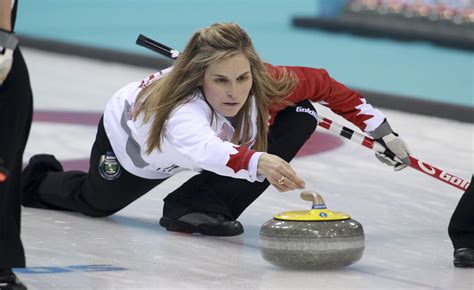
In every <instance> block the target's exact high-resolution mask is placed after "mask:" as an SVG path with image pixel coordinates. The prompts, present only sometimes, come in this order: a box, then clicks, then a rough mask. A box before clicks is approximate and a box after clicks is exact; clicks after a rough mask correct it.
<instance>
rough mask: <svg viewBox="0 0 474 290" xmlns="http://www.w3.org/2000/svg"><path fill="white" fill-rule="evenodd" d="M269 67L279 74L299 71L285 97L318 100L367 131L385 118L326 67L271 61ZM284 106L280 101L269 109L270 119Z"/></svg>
mask: <svg viewBox="0 0 474 290" xmlns="http://www.w3.org/2000/svg"><path fill="white" fill-rule="evenodd" d="M267 69H268V70H269V72H270V73H271V74H273V75H274V76H275V77H277V78H278V77H279V76H280V75H281V74H282V72H283V70H284V69H286V70H287V71H288V72H292V73H294V74H295V75H296V77H297V80H298V82H297V84H296V87H295V89H294V90H293V91H292V92H291V93H290V94H289V95H288V96H287V97H286V98H285V100H287V101H290V102H292V103H299V102H301V101H303V100H311V101H313V102H318V103H320V104H321V105H324V106H326V107H329V108H330V109H331V111H333V112H334V113H336V114H338V115H340V116H342V117H343V118H344V119H346V120H348V121H349V122H351V123H353V124H354V125H356V126H357V127H359V128H360V129H361V130H363V131H366V132H370V131H373V130H374V129H375V128H377V127H378V126H379V125H380V124H381V123H382V122H383V120H384V118H385V116H384V115H383V114H382V112H380V111H379V110H377V109H374V108H373V107H372V106H371V105H370V104H367V102H366V100H365V99H364V98H363V97H362V96H361V95H360V94H359V93H357V92H356V91H353V90H351V89H349V88H347V87H346V86H344V85H343V84H341V83H339V82H337V81H336V80H334V79H333V78H331V77H330V76H329V74H328V73H327V71H326V70H324V69H316V68H308V67H293V66H272V65H269V64H268V65H267ZM285 107H286V106H284V105H280V106H274V107H272V108H271V109H270V116H271V122H272V121H273V118H274V117H275V115H276V114H277V113H278V112H279V111H281V110H283V109H284V108H285Z"/></svg>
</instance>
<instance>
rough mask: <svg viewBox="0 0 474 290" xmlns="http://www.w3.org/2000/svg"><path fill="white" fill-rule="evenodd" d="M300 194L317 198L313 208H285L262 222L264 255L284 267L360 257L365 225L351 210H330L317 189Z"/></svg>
mask: <svg viewBox="0 0 474 290" xmlns="http://www.w3.org/2000/svg"><path fill="white" fill-rule="evenodd" d="M300 196H301V198H302V199H303V200H306V201H312V202H313V206H312V208H311V210H306V211H287V212H282V213H279V214H276V215H275V216H274V217H273V219H271V220H268V221H266V222H265V223H264V224H263V225H262V227H261V229H260V250H261V253H262V257H263V258H264V259H265V260H267V261H268V262H270V263H272V264H274V265H277V266H280V267H285V268H295V269H320V270H323V269H334V268H340V267H345V266H348V265H351V264H353V263H355V262H357V261H358V260H360V258H362V254H363V252H364V230H363V228H362V225H361V224H360V223H359V222H357V221H356V220H354V219H351V216H350V215H348V214H345V213H340V212H336V211H330V210H328V209H327V208H326V205H325V203H324V201H323V199H322V197H321V196H320V195H319V194H318V193H316V192H311V191H303V192H302V193H301V195H300Z"/></svg>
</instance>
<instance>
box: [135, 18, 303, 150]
mask: <svg viewBox="0 0 474 290" xmlns="http://www.w3.org/2000/svg"><path fill="white" fill-rule="evenodd" d="M239 53H242V54H243V55H244V56H245V57H247V59H248V60H249V62H250V70H251V74H252V78H253V84H252V89H251V90H250V94H251V95H252V94H253V95H254V96H255V102H256V107H257V114H258V117H257V135H256V139H255V143H254V145H253V148H254V149H255V150H257V151H266V150H267V134H268V119H269V113H268V110H269V107H270V106H271V105H272V104H274V103H277V102H280V101H282V100H283V98H284V97H285V96H286V95H288V94H289V93H290V92H291V90H292V89H293V88H294V86H295V83H296V78H295V77H294V76H293V75H290V74H288V73H287V72H286V71H284V72H283V73H282V74H281V75H280V76H279V77H276V76H273V75H271V74H270V73H269V72H268V71H267V69H266V68H265V64H264V63H263V62H262V60H261V59H260V57H259V56H258V54H257V52H256V51H255V49H254V47H253V45H252V41H251V39H250V37H249V36H248V35H247V33H246V32H245V31H244V30H243V29H242V28H240V26H239V25H237V24H234V23H216V24H212V25H211V26H209V27H206V28H202V29H200V30H199V31H197V32H195V33H194V34H193V36H192V37H191V39H190V40H189V42H188V44H187V45H186V48H185V49H184V50H183V51H182V53H181V54H180V56H179V58H178V59H177V60H176V62H175V64H174V66H173V69H172V70H171V72H170V73H169V74H168V75H167V76H165V77H163V78H162V79H160V80H158V81H155V82H153V83H151V84H150V85H149V86H147V87H146V88H145V89H143V90H142V91H141V92H140V94H139V96H138V98H137V104H139V105H138V107H137V111H136V112H135V113H136V115H138V114H140V113H143V121H144V122H145V123H147V122H150V121H151V122H152V124H151V128H150V133H149V136H148V139H147V153H151V151H153V149H158V150H160V149H161V147H160V146H161V142H162V139H163V135H164V129H165V126H166V121H167V120H168V118H169V116H170V114H171V113H172V111H173V110H174V109H175V108H176V107H177V106H179V105H181V104H184V103H186V102H188V101H189V100H190V99H191V96H192V95H193V93H194V91H195V90H196V88H197V87H198V86H199V83H200V81H201V80H202V79H203V77H204V72H205V71H206V69H207V67H208V66H209V65H210V64H212V63H215V62H218V61H220V60H222V59H225V58H228V57H232V56H234V55H236V54H239ZM211 109H212V108H211ZM250 109H251V98H247V101H246V103H245V104H244V106H243V107H242V109H241V110H240V111H239V113H238V114H237V115H236V124H237V126H236V128H235V133H234V136H233V138H232V140H231V141H232V142H233V143H234V144H239V143H242V144H244V143H247V142H248V141H250V138H251V136H250V128H251V116H250ZM136 115H135V116H136ZM211 120H212V118H211ZM241 134H242V139H241V140H239V139H240V138H239V137H240V136H241Z"/></svg>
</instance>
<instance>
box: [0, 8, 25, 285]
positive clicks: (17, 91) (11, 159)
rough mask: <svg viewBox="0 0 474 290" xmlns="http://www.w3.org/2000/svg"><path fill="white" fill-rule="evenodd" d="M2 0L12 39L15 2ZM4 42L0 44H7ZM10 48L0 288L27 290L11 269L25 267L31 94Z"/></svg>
mask: <svg viewBox="0 0 474 290" xmlns="http://www.w3.org/2000/svg"><path fill="white" fill-rule="evenodd" d="M1 1H5V2H8V3H9V4H8V5H12V4H13V7H12V8H11V26H10V27H1V28H2V33H4V34H3V39H4V40H5V39H9V40H11V39H15V37H14V34H13V31H14V25H15V19H16V9H17V5H18V1H15V3H12V2H13V1H8V0H1ZM2 5H5V3H2ZM7 7H8V6H7ZM10 7H11V6H10ZM3 9H5V7H4V8H3ZM5 12H7V13H8V11H6V10H4V11H2V13H1V14H0V15H5ZM6 22H7V23H8V21H6ZM3 23H5V21H4V22H3ZM10 36H11V37H10ZM7 42H8V41H7ZM5 43H6V42H5ZM5 43H1V44H0V46H2V47H7V45H6V44H5ZM10 43H11V42H10ZM12 50H13V62H12V66H11V69H10V71H9V72H8V74H7V75H6V78H5V80H4V81H3V83H2V84H1V85H0V134H1V135H0V159H2V164H1V165H2V167H4V168H5V169H6V171H8V177H7V178H6V179H5V180H3V181H1V182H0V288H1V289H26V287H25V286H24V285H23V284H21V282H20V281H19V280H18V279H17V278H16V276H15V275H14V274H13V273H12V272H11V268H18V267H25V253H24V250H23V245H22V242H21V239H20V221H21V217H20V216H21V169H22V168H21V167H22V156H23V152H24V150H25V145H26V141H27V139H28V135H29V132H30V126H31V119H32V112H33V95H32V91H31V86H30V80H29V76H28V70H27V68H26V64H25V61H24V59H23V56H22V54H21V52H20V49H19V48H18V47H16V48H14V49H12ZM5 51H6V49H2V51H0V53H1V54H2V55H4V53H5ZM3 60H4V59H3ZM3 68H4V67H3ZM7 71H8V70H7ZM2 179H3V178H2Z"/></svg>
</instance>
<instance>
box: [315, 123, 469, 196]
mask: <svg viewBox="0 0 474 290" xmlns="http://www.w3.org/2000/svg"><path fill="white" fill-rule="evenodd" d="M318 126H320V127H322V128H324V129H327V130H329V131H331V132H333V133H335V134H338V135H340V136H342V137H344V138H346V139H349V140H351V141H354V142H356V143H359V144H360V145H362V146H364V147H366V148H369V149H371V150H375V151H384V150H385V148H384V147H383V146H382V145H381V144H379V143H377V142H375V141H374V139H372V138H370V137H369V136H366V135H364V134H362V133H359V132H355V131H354V130H352V129H350V128H347V127H345V126H343V125H341V124H338V123H336V122H334V121H332V120H330V119H328V118H325V117H323V116H321V115H319V122H318ZM409 158H410V167H411V168H413V169H416V170H418V171H420V172H423V173H424V174H426V175H429V176H431V177H433V178H436V179H438V180H441V181H442V182H445V183H447V184H449V185H451V186H454V187H456V188H457V189H460V190H462V191H465V190H466V189H467V187H468V186H469V182H468V181H467V180H463V179H462V178H460V177H457V176H454V175H452V174H450V173H447V172H446V171H444V170H441V169H439V168H436V167H434V166H433V165H430V164H428V163H426V162H423V161H421V160H418V159H416V158H415V157H413V156H412V155H410V156H409Z"/></svg>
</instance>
